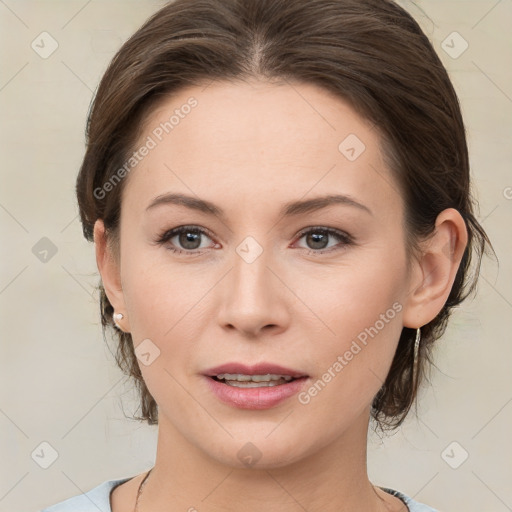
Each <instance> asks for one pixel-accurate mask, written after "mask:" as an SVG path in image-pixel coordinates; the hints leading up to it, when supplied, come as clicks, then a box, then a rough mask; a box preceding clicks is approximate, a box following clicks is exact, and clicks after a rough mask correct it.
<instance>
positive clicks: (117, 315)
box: [112, 313, 124, 329]
mask: <svg viewBox="0 0 512 512" xmlns="http://www.w3.org/2000/svg"><path fill="white" fill-rule="evenodd" d="M123 318H124V315H123V313H114V314H113V315H112V320H113V321H114V325H115V326H116V327H117V328H118V329H121V326H120V325H119V324H118V323H117V321H118V320H122V319H123Z"/></svg>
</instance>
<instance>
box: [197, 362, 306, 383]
mask: <svg viewBox="0 0 512 512" xmlns="http://www.w3.org/2000/svg"><path fill="white" fill-rule="evenodd" d="M223 373H231V374H241V375H267V374H271V375H289V376H290V377H293V378H294V379H298V378H301V377H307V374H305V373H304V372H300V371H298V370H293V369H291V368H286V367H284V366H280V365H278V364H273V363H258V364H255V365H246V364H242V363H225V364H221V365H220V366H215V367H214V368H209V369H208V370H205V372H204V375H207V376H208V377H215V376H217V375H221V374H223Z"/></svg>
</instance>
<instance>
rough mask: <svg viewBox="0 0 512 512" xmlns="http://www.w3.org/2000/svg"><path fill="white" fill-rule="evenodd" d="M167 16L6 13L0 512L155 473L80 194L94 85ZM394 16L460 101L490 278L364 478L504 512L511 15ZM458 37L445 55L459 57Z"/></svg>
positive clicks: (1, 7) (92, 7)
mask: <svg viewBox="0 0 512 512" xmlns="http://www.w3.org/2000/svg"><path fill="white" fill-rule="evenodd" d="M162 4H163V2H156V1H135V0H131V1H123V2H121V1H101V0H92V1H85V0H79V1H75V0H73V1H69V0H53V1H38V2H36V1H21V0H20V1H15V0H0V34H1V36H0V37H1V39H0V41H1V46H0V55H1V67H0V109H1V127H0V129H1V136H0V147H1V150H0V155H1V166H0V169H1V171H0V172H1V180H0V225H1V229H2V243H1V245H0V248H1V249H0V250H1V262H2V263H1V268H0V307H1V322H0V329H1V330H0V340H1V341H0V342H1V357H0V375H1V384H2V385H1V387H0V433H1V434H0V435H1V439H0V452H1V462H0V464H1V466H0V511H2V512H3V511H5V512H7V511H9V512H16V511H36V510H39V509H40V508H42V507H43V506H47V505H50V504H53V503H56V502H57V501H61V500H63V499H65V498H67V497H70V496H72V495H76V494H79V493H81V492H84V491H87V490H90V489H91V488H92V487H93V486H96V485H98V484H99V483H101V482H103V481H104V480H109V479H114V478H121V477H128V476H132V475H135V474H137V473H139V472H141V471H143V470H146V469H148V468H149V467H151V466H152V461H153V460H154V450H155V446H156V428H155V427H148V426H145V425H142V424H138V423H137V422H135V421H130V420H128V419H126V418H125V414H126V415H130V414H131V413H132V412H133V411H134V410H135V408H136V403H135V402H134V394H133V393H132V392H131V391H130V386H129V385H128V384H126V383H125V380H124V378H123V376H122V375H121V373H120V372H119V371H118V370H117V368H116V367H115V365H114V362H113V357H112V356H111V354H110V352H109V350H108V348H107V347H106V346H105V344H104V341H103V339H102V334H101V329H100V324H99V316H98V304H97V299H96V295H95V292H94V286H95V285H96V283H97V274H96V267H95V260H94V252H93V247H92V245H90V244H88V243H87V242H86V241H85V240H84V239H83V238H82V234H81V226H80V223H79V221H78V217H77V207H76V204H75V197H74V183H75V177H76V174H77V170H78V167H79V164H80V160H81V157H82V155H83V151H84V125H85V119H86V114H87V110H88V106H89V103H90V101H91V97H92V94H93V91H94V90H95V88H96V86H97V84H98V81H99V79H100V76H101V74H102V72H103V71H104V70H105V68H106V65H107V63H108V62H109V60H110V59H111V57H112V56H113V54H114V52H115V51H116V50H117V49H118V47H119V46H120V45H121V44H122V42H123V41H124V40H125V39H126V38H127V37H128V36H129V35H130V34H131V33H133V32H134V31H135V30H136V29H137V27H138V26H139V25H140V24H141V23H142V22H143V20H145V19H146V17H147V16H148V15H149V14H151V13H153V12H154V11H155V10H156V9H157V8H158V7H159V6H160V5H162ZM402 5H404V6H405V7H406V8H407V9H408V10H409V11H410V12H411V13H412V14H413V15H414V16H415V17H416V19H418V21H420V23H421V24H422V26H423V27H424V30H425V31H426V33H427V34H428V36H429V38H430V39H431V40H432V41H433V44H434V45H435V48H436V50H437V51H438V53H439V55H440V56H441V58H442V60H443V62H444V63H445V65H446V66H447V67H448V69H449V72H450V75H451V77H452V79H453V82H454V84H455V87H456V89H457V91H458V93H459V96H460V100H461V103H462V108H463V112H464V115H465V121H466V125H467V131H468V138H469V144H470V151H471V161H472V172H473V177H474V183H475V187H476V189H477V191H478V194H477V197H478V199H479V201H480V215H479V218H480V220H481V221H482V222H483V225H484V227H485V228H486V229H487V231H488V233H489V236H490V237H491V239H492V240H493V242H494V244H495V248H496V251H497V254H498V257H499V259H500V266H499V268H498V266H497V265H496V264H494V263H493V262H492V260H490V259H487V260H486V261H484V267H483V271H482V278H481V281H480V285H479V288H478V295H477V297H476V299H475V300H473V301H470V302H468V303H467V304H466V305H465V306H464V307H463V308H461V309H460V310H459V311H458V312H457V314H456V315H455V316H454V318H453V319H452V323H451V325H450V327H449V329H448V331H447V333H446V335H445V336H444V338H443V339H442V340H441V341H440V342H439V344H438V352H437V360H436V366H437V367H436V368H434V370H433V379H432V386H431V387H430V388H428V389H426V390H425V391H424V393H423V394H422V397H421V405H420V407H419V419H415V418H414V417H413V416H412V415H411V416H410V417H409V419H408V420H407V422H406V423H405V424H404V426H403V427H402V428H400V429H399V430H398V431H397V432H396V433H395V434H394V435H393V436H391V437H389V438H387V439H384V440H380V439H379V438H378V437H377V436H375V435H372V436H371V438H370V441H369V457H368V458H369V473H370V477H371V479H372V481H373V482H374V483H376V484H378V485H383V486H388V487H392V488H395V489H398V490H401V491H402V492H405V493H406V494H409V495H411V496H413V497H414V498H415V499H417V500H418V501H422V502H426V503H428V504H430V505H431V506H434V507H436V508H438V509H439V510H440V511H445V512H448V511H450V512H457V511H464V512H482V511H493V512H505V511H510V510H512V485H511V483H512V465H511V461H512V448H511V443H510V424H511V423H512V377H511V373H512V372H511V371H510V367H511V365H510V361H511V360H512V343H511V342H512V339H511V338H512V337H511V334H510V332H511V330H512V323H511V318H512V315H511V313H512V287H511V282H512V279H511V277H512V275H511V274H512V265H511V254H512V237H511V236H510V232H511V230H510V226H511V223H512V173H511V165H510V162H511V156H512V155H511V147H512V144H511V141H510V133H511V112H512V73H511V66H510V62H511V56H512V41H511V33H510V32H511V26H512V25H511V22H512V1H511V0H501V1H498V0H459V1H444V0H443V1H441V0H423V1H421V2H420V1H419V0H418V1H417V2H415V3H413V2H410V1H403V2H402ZM43 31H46V32H48V33H49V34H50V35H51V37H52V38H53V39H54V40H55V41H57V43H58V48H57V49H56V50H55V52H54V53H53V54H52V55H50V56H48V57H47V58H42V57H41V56H40V53H41V52H43V51H48V50H49V49H51V40H50V39H49V36H40V37H39V34H41V32H43ZM454 31H456V32H458V33H459V34H460V36H462V38H463V39H464V40H465V41H467V43H468V44H469V46H468V48H467V50H466V51H465V52H464V53H462V55H460V56H458V57H457V58H454V57H453V55H452V56H450V55H449V54H448V53H446V52H445V51H444V50H443V46H442V41H443V40H445V39H446V38H447V36H449V35H450V34H451V33H452V32H454ZM41 37H44V38H46V39H44V41H45V42H44V48H42V46H43V43H41ZM453 37H454V36H451V38H452V39H448V40H447V41H448V43H450V41H451V40H453V41H454V43H453V44H452V43H450V44H452V46H454V49H453V50H451V52H452V54H453V52H454V51H458V50H460V49H462V48H463V47H462V46H461V45H463V44H464V42H463V41H462V39H460V38H459V36H455V38H456V39H453ZM34 40H35V44H39V48H38V51H39V53H37V52H36V51H34V50H33V49H32V47H31V43H32V41H34ZM38 42H39V43H38ZM36 48H37V47H36ZM43 237H47V238H48V239H50V240H51V243H52V244H53V245H54V246H55V248H56V249H57V252H56V253H55V254H54V255H52V252H51V251H50V252H48V253H47V255H46V258H47V261H46V262H44V261H40V259H39V258H41V257H43V255H44V254H43V253H39V255H38V256H39V257H36V254H37V253H38V250H39V251H41V250H42V249H41V247H43V249H44V248H45V247H46V248H47V249H48V247H49V245H48V244H49V242H48V241H43V242H39V241H40V239H41V238H43ZM37 243H39V244H43V245H42V246H41V247H40V246H39V245H37V246H36V244H37ZM45 244H46V245H45ZM34 246H36V249H37V250H36V249H34V252H36V254H34V252H33V247H34ZM507 425H508V426H507ZM506 432H508V433H509V434H508V435H506ZM42 442H47V443H49V444H50V445H51V446H52V447H53V449H55V450H56V451H57V452H58V458H57V459H56V460H55V461H54V462H53V463H52V464H51V465H50V466H49V467H48V468H47V469H43V468H42V467H40V464H42V463H45V462H46V463H49V462H51V459H50V454H51V449H50V448H49V447H47V446H46V445H43V446H42V447H41V446H40V445H41V443H42ZM453 442H456V443H457V444H452V443H453ZM41 450H42V451H41ZM466 452H467V454H468V458H467V460H465V461H464V462H463V463H462V464H461V462H462V460H463V459H464V457H465V454H466ZM37 453H40V454H41V453H45V456H44V457H41V456H40V457H39V458H38V457H37V456H36V455H35V454H37ZM32 454H34V455H33V457H34V458H32ZM45 457H46V458H45ZM43 459H44V460H43ZM36 461H37V462H36ZM450 464H451V466H456V465H458V464H460V466H459V467H458V468H456V469H454V468H453V467H451V466H450Z"/></svg>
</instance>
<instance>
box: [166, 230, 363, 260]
mask: <svg viewBox="0 0 512 512" xmlns="http://www.w3.org/2000/svg"><path fill="white" fill-rule="evenodd" d="M189 232H192V233H196V234H201V235H206V236H208V238H212V235H211V234H210V233H209V232H208V231H207V230H205V229H203V228H199V227H197V226H180V227H178V228H174V229H171V230H168V231H165V232H164V233H163V234H161V235H160V236H159V237H158V239H157V244H159V245H164V244H166V243H167V242H168V241H169V240H170V239H171V238H174V237H175V236H176V235H180V234H182V233H189ZM309 233H322V234H324V235H331V236H332V237H334V238H336V239H337V240H339V241H340V242H341V243H342V246H344V247H347V246H350V245H354V239H353V238H352V236H350V235H349V234H348V233H344V232H343V231H338V230H337V229H333V228H326V227H323V226H314V227H310V228H307V229H304V230H302V231H301V232H300V233H299V235H298V239H299V240H300V239H301V238H302V237H303V236H304V235H307V234H309ZM168 250H170V251H172V252H174V253H177V254H186V255H188V256H198V255H200V254H202V252H201V251H200V250H198V249H196V250H184V249H178V248H174V247H168ZM304 250H305V251H306V253H307V254H309V255H312V256H318V255H320V254H325V253H328V252H332V251H336V250H340V247H336V246H335V247H331V248H329V249H318V250H314V249H304Z"/></svg>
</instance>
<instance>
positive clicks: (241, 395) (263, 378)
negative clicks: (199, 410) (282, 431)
mask: <svg viewBox="0 0 512 512" xmlns="http://www.w3.org/2000/svg"><path fill="white" fill-rule="evenodd" d="M203 375H204V376H205V377H207V383H208V384H209V385H208V388H209V389H210V391H211V392H213V394H214V396H216V397H217V398H218V399H220V400H221V401H222V402H224V403H225V404H228V405H230V406H232V407H236V408H240V409H269V408H271V407H274V406H276V405H278V404H279V403H281V402H283V401H285V400H286V399H287V398H290V397H291V396H293V395H295V394H297V393H298V392H299V391H300V390H301V389H302V388H303V387H304V385H305V382H306V381H307V380H308V378H309V376H308V375H307V374H305V373H303V372H300V371H297V370H293V369H290V368H285V367H283V366H279V365H275V364H270V363H260V364H257V365H254V366H247V365H244V364H240V363H228V364H224V365H221V366H217V367H216V368H211V369H210V370H207V371H206V372H204V374H203Z"/></svg>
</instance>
